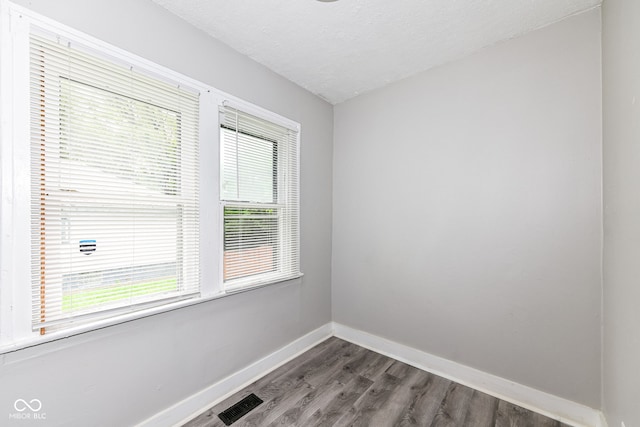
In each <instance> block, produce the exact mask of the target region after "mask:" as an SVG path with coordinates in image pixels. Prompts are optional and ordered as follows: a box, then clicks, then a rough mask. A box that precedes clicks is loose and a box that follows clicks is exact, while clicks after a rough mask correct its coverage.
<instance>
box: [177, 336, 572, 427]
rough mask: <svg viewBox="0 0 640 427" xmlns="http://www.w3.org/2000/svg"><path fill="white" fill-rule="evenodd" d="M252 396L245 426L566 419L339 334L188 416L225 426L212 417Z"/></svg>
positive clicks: (548, 424)
mask: <svg viewBox="0 0 640 427" xmlns="http://www.w3.org/2000/svg"><path fill="white" fill-rule="evenodd" d="M251 393H255V394H256V395H257V396H258V397H259V398H261V399H262V400H263V401H264V403H262V404H261V405H260V406H258V407H257V408H255V409H253V410H252V411H251V412H249V413H248V414H247V415H245V416H244V417H242V418H241V419H240V420H238V421H236V422H235V423H234V424H233V426H234V427H236V426H237V427H243V426H244V427H247V426H363V427H370V426H372V427H384V426H431V427H436V426H438V427H440V426H472V427H484V426H496V427H503V426H504V427H517V426H522V427H525V426H527V427H529V426H530V427H534V426H535V427H537V426H541V427H561V426H565V425H564V424H561V423H559V422H558V421H555V420H552V419H549V418H547V417H545V416H542V415H540V414H537V413H535V412H531V411H528V410H526V409H523V408H521V407H518V406H515V405H512V404H510V403H508V402H505V401H502V400H499V399H497V398H495V397H492V396H489V395H488V394H485V393H481V392H479V391H476V390H474V389H471V388H469V387H465V386H463V385H460V384H457V383H455V382H453V381H449V380H447V379H444V378H441V377H438V376H436V375H433V374H430V373H428V372H425V371H422V370H420V369H417V368H414V367H412V366H410V365H407V364H405V363H402V362H399V361H397V360H394V359H391V358H389V357H386V356H383V355H381V354H378V353H375V352H373V351H370V350H367V349H365V348H362V347H360V346H357V345H355V344H352V343H349V342H346V341H343V340H341V339H339V338H335V337H333V338H329V339H328V340H326V341H324V342H322V343H320V344H319V345H317V346H316V347H313V348H312V349H310V350H309V351H307V352H306V353H304V354H302V355H301V356H299V357H297V358H295V359H293V360H291V361H290V362H288V363H286V364H285V365H283V366H281V367H280V368H278V369H276V370H274V371H273V372H271V373H269V374H267V375H266V376H264V377H262V378H261V379H259V380H257V381H256V382H254V383H253V384H251V385H249V386H248V387H246V388H245V389H243V390H241V391H239V392H238V393H236V394H234V395H233V396H231V397H229V398H228V399H226V400H224V401H222V402H220V403H219V404H217V405H215V406H213V407H211V408H210V409H208V410H207V411H205V412H203V413H202V414H200V415H199V416H197V417H196V418H194V419H192V420H191V421H189V422H188V423H187V424H185V426H188V427H204V426H207V427H214V426H215V427H224V425H225V424H224V423H223V422H222V421H221V420H220V419H219V418H218V414H219V413H220V412H222V411H224V410H225V409H227V408H228V407H229V406H231V405H233V404H235V403H236V402H238V401H239V400H240V399H242V398H244V397H245V396H247V395H249V394H251Z"/></svg>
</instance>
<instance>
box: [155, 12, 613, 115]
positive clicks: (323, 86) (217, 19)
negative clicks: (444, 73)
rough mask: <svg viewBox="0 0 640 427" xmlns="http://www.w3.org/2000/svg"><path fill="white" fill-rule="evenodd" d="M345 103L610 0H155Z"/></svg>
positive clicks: (297, 80)
mask: <svg viewBox="0 0 640 427" xmlns="http://www.w3.org/2000/svg"><path fill="white" fill-rule="evenodd" d="M153 1H154V2H156V3H158V4H160V5H161V6H163V7H165V8H167V9H168V10H169V11H171V12H173V13H175V14H176V15H178V16H180V17H182V18H183V19H185V20H186V21H188V22H190V23H191V24H193V25H194V26H196V27H198V28H200V29H202V30H204V31H206V32H207V33H209V34H210V35H212V36H213V37H215V38H217V39H219V40H221V41H222V42H224V43H226V44H227V45H229V46H231V47H232V48H234V49H235V50H237V51H239V52H241V53H243V54H245V55H247V56H249V57H251V58H253V59H254V60H256V61H257V62H260V63H262V64H264V65H265V66H267V67H268V68H270V69H272V70H273V71H275V72H276V73H279V74H281V75H282V76H284V77H286V78H287V79H289V80H291V81H293V82H295V83H297V84H299V85H300V86H302V87H304V88H306V89H308V90H309V91H311V92H313V93H315V94H316V95H318V96H320V97H322V98H324V99H326V100H327V101H329V102H331V103H333V104H336V103H339V102H342V101H344V100H346V99H349V98H352V97H354V96H356V95H359V94H361V93H363V92H367V91H370V90H372V89H375V88H378V87H382V86H384V85H386V84H388V83H391V82H394V81H397V80H400V79H402V78H405V77H408V76H410V75H412V74H416V73H418V72H420V71H424V70H427V69H429V68H431V67H434V66H437V65H440V64H443V63H445V62H448V61H451V60H454V59H457V58H460V57H462V56H465V55H467V54H469V53H471V52H474V51H476V50H478V49H480V48H482V47H485V46H488V45H490V44H493V43H496V42H498V41H500V40H505V39H508V38H511V37H514V36H517V35H520V34H523V33H526V32H528V31H531V30H534V29H536V28H539V27H542V26H544V25H547V24H550V23H552V22H554V21H557V20H560V19H562V18H564V17H567V16H569V15H572V14H574V13H577V12H580V11H583V10H586V9H589V8H592V7H594V6H596V5H599V4H600V3H601V0H339V1H337V2H331V3H324V2H320V1H317V0H153Z"/></svg>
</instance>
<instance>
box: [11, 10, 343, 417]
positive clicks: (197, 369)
mask: <svg viewBox="0 0 640 427" xmlns="http://www.w3.org/2000/svg"><path fill="white" fill-rule="evenodd" d="M18 3H19V4H22V5H25V6H28V7H30V8H32V9H33V10H35V11H36V12H39V13H42V14H44V15H46V16H49V17H51V18H53V19H56V20H58V21H60V22H62V23H64V24H67V25H70V26H72V27H74V28H76V29H78V30H81V31H84V32H86V33H88V34H91V35H93V36H96V37H98V38H100V39H102V40H104V41H107V42H109V43H112V44H114V45H116V46H118V47H120V48H123V49H126V50H128V51H130V52H133V53H136V54H138V55H140V56H142V57H144V58H146V59H149V60H151V61H154V62H156V63H159V64H162V65H164V66H167V67H169V68H171V69H173V70H176V71H178V72H181V73H183V74H186V75H188V76H190V77H193V78H196V79H198V80H201V81H203V82H205V83H208V84H210V85H212V86H214V87H216V88H218V89H221V90H223V91H226V92H228V93H231V94H233V95H235V96H238V97H240V98H243V99H245V100H247V101H251V102H253V103H255V104H257V105H259V106H261V107H264V108H267V109H269V110H272V111H275V112H277V113H279V114H282V115H284V116H286V117H288V118H290V119H293V120H296V121H299V122H300V123H301V124H302V143H301V144H302V145H301V215H302V247H301V251H302V270H303V272H304V273H305V276H304V279H303V281H302V284H301V285H300V284H288V285H287V284H284V285H274V286H271V287H267V288H263V289H259V290H254V291H251V292H247V293H244V294H240V295H234V296H231V297H227V298H224V299H220V300H216V301H212V302H209V303H204V304H200V305H197V306H192V307H189V308H184V309H180V310H176V311H173V312H170V313H165V314H161V315H156V316H153V317H149V318H145V319H141V320H136V321H132V322H129V323H126V324H121V325H117V326H113V327H109V328H106V329H103V330H99V331H95V332H91V333H86V334H83V335H80V336H76V337H72V338H68V339H65V340H61V341H57V342H53V343H49V344H43V345H40V346H37V347H35V348H30V349H26V350H22V351H18V352H14V353H9V354H5V355H1V356H0V419H1V420H2V421H1V422H0V424H2V425H6V424H3V423H5V422H6V421H7V420H6V418H5V417H6V416H7V414H8V413H9V411H13V409H12V405H13V402H14V401H15V400H16V399H17V398H21V397H24V396H28V397H29V396H30V398H38V399H40V400H41V401H42V404H43V409H42V411H43V412H46V413H47V423H46V424H47V425H79V426H86V425H104V426H124V425H130V424H133V423H135V422H139V421H142V420H144V419H146V418H147V417H149V416H152V415H154V414H155V413H157V412H159V411H161V410H163V409H165V408H166V407H168V406H170V405H173V404H175V403H177V402H179V401H180V400H182V399H184V398H186V397H188V396H190V395H192V394H193V393H196V392H198V391H199V390H201V389H203V388H205V387H207V386H209V385H211V384H213V383H214V382H216V381H217V380H220V379H222V378H224V377H225V376H227V375H229V374H231V373H233V372H235V371H237V370H239V369H241V368H244V367H246V366H247V365H249V364H250V363H251V362H253V361H256V360H258V359H260V358H262V357H264V356H266V355H267V354H270V353H272V352H273V351H275V350H277V349H278V348H280V347H282V346H284V345H286V344H288V343H290V342H291V341H293V340H295V339H296V338H298V337H300V336H302V335H304V334H306V333H307V332H309V331H311V330H313V329H315V328H317V327H319V326H321V325H323V324H325V323H327V322H329V321H330V320H331V308H330V304H331V295H330V292H331V287H330V280H331V255H330V254H331V221H332V209H331V204H332V197H331V190H332V129H333V109H332V107H331V105H329V104H327V103H325V102H324V101H321V100H320V99H319V98H317V97H315V96H313V95H311V94H310V93H309V92H306V91H305V90H303V89H301V88H299V87H298V86H295V85H294V84H292V83H290V82H288V81H287V80H285V79H284V78H282V77H280V76H278V75H276V74H274V73H273V72H271V71H268V70H267V69H266V68H264V67H262V66H261V65H258V64H257V63H255V62H253V61H251V60H250V59H248V58H246V57H244V56H242V55H240V54H238V53H236V52H235V51H233V50H231V49H230V48H228V47H226V46H224V45H222V44H221V43H219V42H217V41H215V40H213V39H211V38H209V37H208V36H206V35H205V34H204V33H202V32H200V31H198V30H196V29H194V28H193V27H191V26H189V25H187V24H186V23H184V22H183V21H181V20H179V19H178V18H176V17H175V16H173V15H171V14H169V13H168V12H167V11H165V10H164V9H162V8H160V7H159V6H156V5H155V4H153V3H151V2H150V1H147V0H99V1H98V0H94V1H84V0H60V1H55V2H51V1H48V0H33V1H27V0H20V1H18ZM211 262H216V261H215V260H211ZM19 425H27V423H26V422H24V421H20V422H19Z"/></svg>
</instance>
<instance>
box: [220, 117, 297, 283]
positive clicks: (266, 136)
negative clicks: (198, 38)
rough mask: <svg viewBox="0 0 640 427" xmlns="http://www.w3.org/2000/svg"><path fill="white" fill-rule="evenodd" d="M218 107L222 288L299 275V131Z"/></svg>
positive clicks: (267, 281)
mask: <svg viewBox="0 0 640 427" xmlns="http://www.w3.org/2000/svg"><path fill="white" fill-rule="evenodd" d="M220 112H221V119H220V158H221V165H220V172H221V177H220V197H221V205H222V217H223V246H224V248H223V252H224V255H223V268H222V271H223V282H224V284H225V288H226V289H233V288H237V287H246V286H253V285H259V284H263V283H269V282H274V281H280V280H286V279H290V278H294V277H298V276H300V268H299V225H298V209H299V208H298V150H297V146H298V132H297V130H296V129H291V128H289V127H285V126H281V125H279V124H276V123H273V122H271V121H268V120H265V119H262V118H260V117H257V116H254V115H251V114H248V113H246V112H243V111H240V110H238V109H235V108H232V107H230V106H223V107H222V108H221V110H220Z"/></svg>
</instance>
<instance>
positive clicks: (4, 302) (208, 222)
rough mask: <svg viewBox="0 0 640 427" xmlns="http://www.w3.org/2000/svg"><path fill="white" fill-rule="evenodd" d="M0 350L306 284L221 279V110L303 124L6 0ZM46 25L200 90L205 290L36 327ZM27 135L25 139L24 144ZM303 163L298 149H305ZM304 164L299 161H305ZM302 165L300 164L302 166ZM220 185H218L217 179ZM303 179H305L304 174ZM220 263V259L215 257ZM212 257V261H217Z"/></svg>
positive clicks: (0, 136) (0, 59) (0, 13)
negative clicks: (37, 87) (40, 90)
mask: <svg viewBox="0 0 640 427" xmlns="http://www.w3.org/2000/svg"><path fill="white" fill-rule="evenodd" d="M0 23H1V29H0V93H2V97H1V98H0V120H1V121H2V122H1V123H2V126H0V214H1V215H0V233H1V234H2V237H3V238H2V239H1V241H0V284H2V286H0V354H3V353H6V352H11V351H16V350H19V349H21V348H26V347H31V346H34V345H38V344H41V343H44V342H49V341H54V340H58V339H61V338H65V337H69V336H73V335H77V334H81V333H85V332H89V331H92V330H97V329H102V328H105V327H108V326H112V325H116V324H120V323H124V322H129V321H131V320H135V319H139V318H144V317H148V316H152V315H156V314H159V313H163V312H168V311H173V310H176V309H179V308H183V307H188V306H191V305H197V304H201V303H204V302H208V301H212V300H215V299H219V298H224V297H227V296H230V295H235V294H237V293H242V292H245V291H250V290H253V289H257V288H261V287H264V286H267V285H271V284H273V283H280V284H282V285H283V286H289V285H291V284H294V285H296V284H301V283H302V280H301V278H300V277H301V276H302V274H301V275H300V276H298V277H294V278H287V279H284V280H280V281H278V282H273V283H271V282H270V283H261V284H256V285H253V286H247V287H242V288H238V289H226V290H225V289H223V283H222V281H221V277H222V273H221V265H222V252H220V250H221V249H220V248H221V245H222V235H221V234H220V232H221V224H222V220H221V215H220V209H219V201H220V198H219V197H220V194H219V192H220V186H219V179H220V178H219V176H220V175H219V165H220V159H219V145H220V141H219V127H220V121H219V115H218V109H219V106H220V105H223V104H224V103H228V104H230V105H235V106H236V107H235V108H238V109H240V110H242V111H247V112H249V113H251V114H253V115H255V116H258V117H261V118H264V119H265V120H270V121H272V122H274V123H278V124H280V125H282V126H286V127H289V128H292V129H295V130H296V131H297V132H298V144H299V141H300V139H299V138H300V125H299V124H298V123H297V122H294V121H292V120H290V119H288V118H285V117H283V116H280V115H279V114H276V113H273V112H271V111H268V110H266V109H264V108H261V107H259V106H256V105H254V104H251V103H249V102H247V101H244V100H242V99H240V98H237V97H235V96H233V95H230V94H227V93H225V92H222V91H220V90H218V89H215V88H213V87H211V86H209V85H207V84H204V83H202V82H199V81H197V80H195V79H192V78H190V77H187V76H185V75H183V74H180V73H177V72H175V71H172V70H170V69H168V68H166V67H164V66H161V65H158V64H155V63H153V62H151V61H149V60H146V59H144V58H141V57H139V56H137V55H134V54H132V53H129V52H127V51H126V50H123V49H120V48H118V47H115V46H113V45H111V44H108V43H106V42H103V41H101V40H99V39H96V38H94V37H91V36H88V35H86V34H84V33H82V32H80V31H77V30H74V29H72V28H70V27H68V26H65V25H63V24H60V23H58V22H56V21H54V20H51V19H49V18H46V17H43V16H41V15H39V14H36V13H34V12H32V11H30V10H29V9H28V8H25V7H22V6H19V5H15V4H13V3H11V2H9V1H7V0H0ZM31 25H33V26H35V27H37V28H38V29H39V30H42V31H48V32H50V33H54V34H59V35H60V36H62V37H64V38H68V39H71V40H73V41H76V42H77V43H79V44H80V45H81V46H82V47H83V48H84V49H87V52H88V53H89V54H92V55H98V56H103V57H104V56H106V57H108V58H109V59H110V60H113V59H115V60H120V61H122V63H126V64H131V65H134V66H136V67H139V68H140V69H143V70H145V72H146V73H148V74H149V75H151V76H152V77H156V78H159V79H161V80H166V79H169V80H171V81H180V82H184V83H185V85H188V86H189V87H191V88H194V89H197V90H199V91H200V93H201V96H200V117H199V119H200V128H199V132H200V134H199V149H200V218H201V221H200V254H199V258H200V271H201V288H200V290H201V292H200V297H199V298H195V299H190V300H182V301H177V302H172V303H169V304H166V305H159V306H154V307H150V308H147V309H143V310H140V311H136V312H129V313H125V314H120V315H116V316H113V317H108V318H102V319H98V320H94V321H90V322H87V323H82V324H77V325H70V326H69V327H68V328H65V329H61V330H59V331H53V332H50V333H47V334H46V335H39V334H38V332H37V331H33V330H32V329H31V313H30V309H31V288H30V286H22V289H21V287H20V286H18V284H23V285H26V284H30V283H31V271H30V257H31V244H30V233H31V222H30V213H31V204H30V199H31V182H30V166H29V163H30V155H31V154H30V144H29V143H28V142H29V141H30V132H29V127H30V119H29V32H30V26H31ZM18 142H20V143H18ZM298 162H299V156H298ZM298 167H299V163H298ZM298 170H299V169H298ZM212 182H213V183H214V185H211V183H212ZM298 185H299V181H298ZM216 258H217V259H218V261H219V262H215V259H216ZM212 261H213V262H212Z"/></svg>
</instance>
